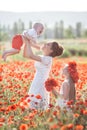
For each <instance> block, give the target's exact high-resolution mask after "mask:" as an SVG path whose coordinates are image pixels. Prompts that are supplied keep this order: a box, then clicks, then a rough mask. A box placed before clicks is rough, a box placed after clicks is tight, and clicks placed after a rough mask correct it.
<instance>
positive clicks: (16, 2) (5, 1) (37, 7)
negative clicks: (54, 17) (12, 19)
mask: <svg viewBox="0 0 87 130" xmlns="http://www.w3.org/2000/svg"><path fill="white" fill-rule="evenodd" d="M0 11H10V12H39V11H77V12H79V11H87V0H0Z"/></svg>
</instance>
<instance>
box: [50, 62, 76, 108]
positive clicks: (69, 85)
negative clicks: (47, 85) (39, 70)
mask: <svg viewBox="0 0 87 130" xmlns="http://www.w3.org/2000/svg"><path fill="white" fill-rule="evenodd" d="M62 74H63V75H64V76H65V80H64V82H63V83H62V86H61V88H60V92H59V94H58V93H57V92H56V91H55V90H53V93H54V95H55V96H57V97H58V98H57V101H56V105H57V106H60V107H61V108H64V107H66V106H67V102H68V101H71V103H73V104H74V103H75V100H76V90H75V84H76V83H77V81H78V79H79V77H78V72H77V65H76V62H69V63H68V64H66V65H65V67H64V68H63V70H62Z"/></svg>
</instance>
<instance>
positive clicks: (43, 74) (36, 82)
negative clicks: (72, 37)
mask: <svg viewBox="0 0 87 130" xmlns="http://www.w3.org/2000/svg"><path fill="white" fill-rule="evenodd" d="M25 42H26V44H25V47H24V57H26V58H30V59H32V60H35V61H36V62H35V68H36V73H35V76H34V79H33V81H32V83H31V86H30V89H29V93H28V94H29V98H30V100H31V101H30V108H31V109H33V108H35V109H46V108H47V107H48V106H49V98H50V97H49V92H47V91H46V89H45V87H44V85H45V81H46V80H47V78H48V77H49V72H50V70H51V66H52V58H53V57H55V56H60V55H61V54H62V53H63V47H62V46H60V45H59V44H58V43H56V42H49V43H46V44H44V45H43V46H42V47H41V50H42V52H43V55H42V56H39V55H38V56H37V55H35V54H34V53H33V51H32V48H31V46H33V47H34V45H35V44H33V43H28V41H27V40H26V41H25ZM38 48H39V49H40V47H38ZM37 95H40V96H41V97H39V99H37Z"/></svg>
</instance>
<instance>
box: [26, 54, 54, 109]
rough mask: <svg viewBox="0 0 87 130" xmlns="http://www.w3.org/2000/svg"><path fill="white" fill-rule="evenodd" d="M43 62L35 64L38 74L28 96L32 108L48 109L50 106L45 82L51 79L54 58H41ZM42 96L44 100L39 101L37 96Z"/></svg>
mask: <svg viewBox="0 0 87 130" xmlns="http://www.w3.org/2000/svg"><path fill="white" fill-rule="evenodd" d="M41 59H42V61H41V62H35V68H36V73H35V76H34V79H33V81H32V83H31V86H30V89H29V92H28V94H29V95H32V94H33V95H34V96H30V100H31V101H30V108H36V109H39V108H40V109H46V108H47V107H48V105H49V98H50V97H49V92H47V90H46V89H45V86H44V85H45V84H44V83H45V81H46V80H47V78H48V77H49V72H50V69H51V65H52V57H50V56H41ZM38 94H39V95H40V96H41V97H42V98H41V99H37V98H36V97H35V96H36V95H38Z"/></svg>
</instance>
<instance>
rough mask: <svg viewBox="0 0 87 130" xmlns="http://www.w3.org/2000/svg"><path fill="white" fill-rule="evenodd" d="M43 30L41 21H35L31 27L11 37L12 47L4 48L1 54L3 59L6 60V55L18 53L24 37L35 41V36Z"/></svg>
mask: <svg viewBox="0 0 87 130" xmlns="http://www.w3.org/2000/svg"><path fill="white" fill-rule="evenodd" d="M43 30H44V26H43V24H42V23H35V24H34V25H33V27H32V29H28V30H25V31H23V33H22V34H17V35H15V36H14V37H13V39H12V49H10V50H5V51H4V52H3V54H2V58H3V60H4V61H6V58H7V56H10V55H14V54H17V53H19V52H20V50H21V47H22V45H23V42H24V40H25V39H27V40H28V41H34V43H36V39H37V37H38V36H39V35H40V34H41V33H42V32H43ZM36 46H37V45H36Z"/></svg>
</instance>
